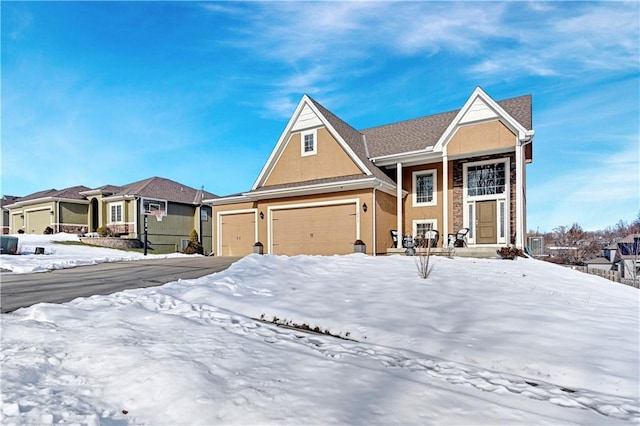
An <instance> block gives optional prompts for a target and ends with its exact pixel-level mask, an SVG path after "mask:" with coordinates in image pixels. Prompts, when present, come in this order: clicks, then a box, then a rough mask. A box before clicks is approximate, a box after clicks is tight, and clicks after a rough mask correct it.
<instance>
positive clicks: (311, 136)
mask: <svg viewBox="0 0 640 426" xmlns="http://www.w3.org/2000/svg"><path fill="white" fill-rule="evenodd" d="M316 136H317V134H316V131H315V130H311V131H309V132H303V133H302V134H301V136H300V138H301V139H300V154H301V155H303V156H305V155H315V154H317V152H318V146H317V144H316Z"/></svg>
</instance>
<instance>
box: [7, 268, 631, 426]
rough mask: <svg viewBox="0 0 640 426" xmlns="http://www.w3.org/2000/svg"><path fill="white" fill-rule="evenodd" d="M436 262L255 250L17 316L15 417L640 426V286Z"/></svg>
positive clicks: (10, 384) (10, 369)
mask: <svg viewBox="0 0 640 426" xmlns="http://www.w3.org/2000/svg"><path fill="white" fill-rule="evenodd" d="M69 256H70V258H71V257H72V256H71V255H69ZM160 261H161V260H160ZM432 262H433V264H434V268H433V272H432V275H431V276H430V278H429V279H428V280H422V279H420V278H419V276H418V272H417V269H416V264H415V259H414V258H410V257H404V256H396V257H369V256H364V255H350V256H333V257H315V256H297V257H276V256H257V255H251V256H248V257H246V258H244V259H242V260H240V261H238V262H237V263H235V264H234V265H233V266H232V267H231V268H229V269H228V270H226V271H223V272H220V273H217V274H215V275H211V276H208V277H203V278H201V279H198V280H185V281H178V282H174V283H170V284H167V285H164V286H162V287H153V288H147V289H137V290H128V291H125V292H121V293H117V294H114V295H110V296H94V297H90V298H83V299H76V300H75V301H73V302H70V303H66V304H62V305H54V304H39V305H35V306H32V307H30V308H26V309H20V310H18V311H16V312H14V313H12V314H3V315H2V316H1V318H2V352H1V358H0V361H1V363H2V371H1V374H2V376H1V379H2V383H1V384H2V418H1V419H0V423H2V424H49V423H76V424H106V425H122V424H150V425H160V424H165V425H169V424H170V425H175V424H185V425H197V424H201V425H211V424H384V425H388V424H398V425H400V424H402V425H404V424H438V425H439V424H496V423H499V424H554V425H555V424H629V423H632V424H633V423H635V424H637V423H640V407H639V405H640V395H639V392H640V390H639V389H640V379H639V377H640V371H639V370H640V353H639V351H640V341H639V333H638V330H639V329H640V319H639V317H640V315H639V313H640V312H639V311H640V308H639V306H640V305H639V300H640V299H639V295H640V292H639V291H638V290H637V289H634V288H631V287H627V286H624V285H619V284H615V283H612V282H610V281H607V280H604V279H601V278H598V277H595V276H590V275H586V274H582V273H579V272H576V271H572V270H568V269H565V268H562V267H559V266H555V265H551V264H547V263H543V262H538V261H534V260H527V259H519V260H517V261H504V260H498V259H490V260H486V259H485V260H479V259H463V258H455V259H447V258H435V259H432ZM261 316H264V318H265V319H267V320H272V319H273V318H274V317H277V318H279V322H289V321H293V322H295V323H298V324H307V325H309V326H311V327H315V326H318V327H319V328H320V329H322V330H323V331H324V330H328V331H329V332H331V333H332V334H335V335H340V336H342V337H348V338H349V339H351V340H345V339H339V338H336V337H331V336H327V335H316V334H309V333H305V332H302V331H298V330H292V329H287V328H281V327H277V326H275V325H273V324H268V323H265V322H260V321H256V320H255V319H253V318H260V317H261Z"/></svg>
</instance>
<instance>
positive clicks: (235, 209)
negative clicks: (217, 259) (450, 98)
mask: <svg viewBox="0 0 640 426" xmlns="http://www.w3.org/2000/svg"><path fill="white" fill-rule="evenodd" d="M531 115H532V114H531V96H530V95H526V96H520V97H517V98H512V99H506V100H502V101H498V102H496V101H494V100H493V99H492V98H491V97H489V95H487V94H486V93H485V92H484V91H483V90H482V89H480V88H477V89H476V90H475V91H474V92H473V93H472V94H471V96H470V97H469V98H468V100H467V102H466V103H465V104H464V105H463V106H462V108H461V109H459V110H456V111H450V112H444V113H441V114H436V115H430V116H426V117H421V118H417V119H412V120H407V121H402V122H398V123H392V124H387V125H382V126H378V127H374V128H370V129H363V130H357V129H355V128H353V127H352V126H350V125H349V124H348V123H346V122H345V121H343V120H342V119H340V118H339V117H337V116H336V115H335V114H333V113H332V112H331V111H329V110H328V109H326V108H325V107H324V106H322V105H321V104H319V103H318V102H317V101H315V100H314V99H312V98H311V97H309V96H307V95H305V96H303V97H302V99H301V100H300V102H299V104H298V106H297V108H296V109H295V111H294V112H293V115H292V116H291V119H290V120H289V122H288V124H287V126H286V127H285V129H284V131H283V132H282V134H281V136H280V138H279V139H278V141H277V143H276V145H275V147H274V149H273V151H272V152H271V155H270V156H269V158H268V159H267V161H266V163H265V165H264V167H263V168H262V170H261V172H260V174H259V176H258V178H257V179H256V181H255V183H254V185H253V187H252V188H251V189H250V190H249V191H246V192H243V193H241V194H236V195H231V196H227V197H222V198H218V199H212V200H206V201H205V202H206V203H208V204H210V205H212V206H213V216H214V224H213V225H214V226H213V235H214V252H215V253H216V254H217V255H244V254H247V253H250V252H251V251H252V246H253V245H254V243H255V242H260V243H262V244H263V245H264V247H265V252H266V253H271V254H286V255H294V254H346V253H352V252H353V244H354V242H355V241H356V240H361V241H363V242H364V243H365V244H366V252H367V253H369V254H376V253H386V252H387V249H389V248H390V247H392V245H393V243H392V237H391V233H390V231H391V230H398V231H399V233H400V235H404V234H411V235H418V234H423V233H424V232H425V231H426V230H430V229H434V230H438V231H439V233H440V235H442V236H443V238H441V239H440V245H442V243H443V241H445V240H446V235H447V234H448V233H455V232H456V231H458V230H459V229H461V228H468V229H469V232H468V234H467V236H466V239H467V244H468V245H469V246H470V247H473V246H482V247H494V246H495V247H499V246H504V245H508V244H515V245H516V246H518V247H523V246H524V241H525V230H526V173H525V169H526V165H527V164H528V163H530V162H531V161H532V138H533V135H534V131H533V130H532V120H531Z"/></svg>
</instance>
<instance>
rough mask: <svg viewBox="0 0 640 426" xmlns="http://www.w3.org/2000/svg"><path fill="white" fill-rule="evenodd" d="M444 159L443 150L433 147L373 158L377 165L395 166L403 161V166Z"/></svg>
mask: <svg viewBox="0 0 640 426" xmlns="http://www.w3.org/2000/svg"><path fill="white" fill-rule="evenodd" d="M441 159H442V152H435V151H434V150H433V147H429V148H427V149H421V150H419V151H410V152H402V153H399V154H391V155H382V156H380V157H374V158H372V159H371V161H372V162H373V163H375V165H376V166H383V167H384V166H394V167H392V168H395V165H396V164H397V163H402V165H403V166H406V167H409V166H412V165H418V164H424V163H425V162H429V161H439V160H441Z"/></svg>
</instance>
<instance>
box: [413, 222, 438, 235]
mask: <svg viewBox="0 0 640 426" xmlns="http://www.w3.org/2000/svg"><path fill="white" fill-rule="evenodd" d="M437 224H438V221H437V220H436V219H420V220H414V221H413V236H414V237H416V236H420V237H422V236H424V235H425V233H426V232H427V231H437V230H438V227H437V226H438V225H437Z"/></svg>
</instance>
